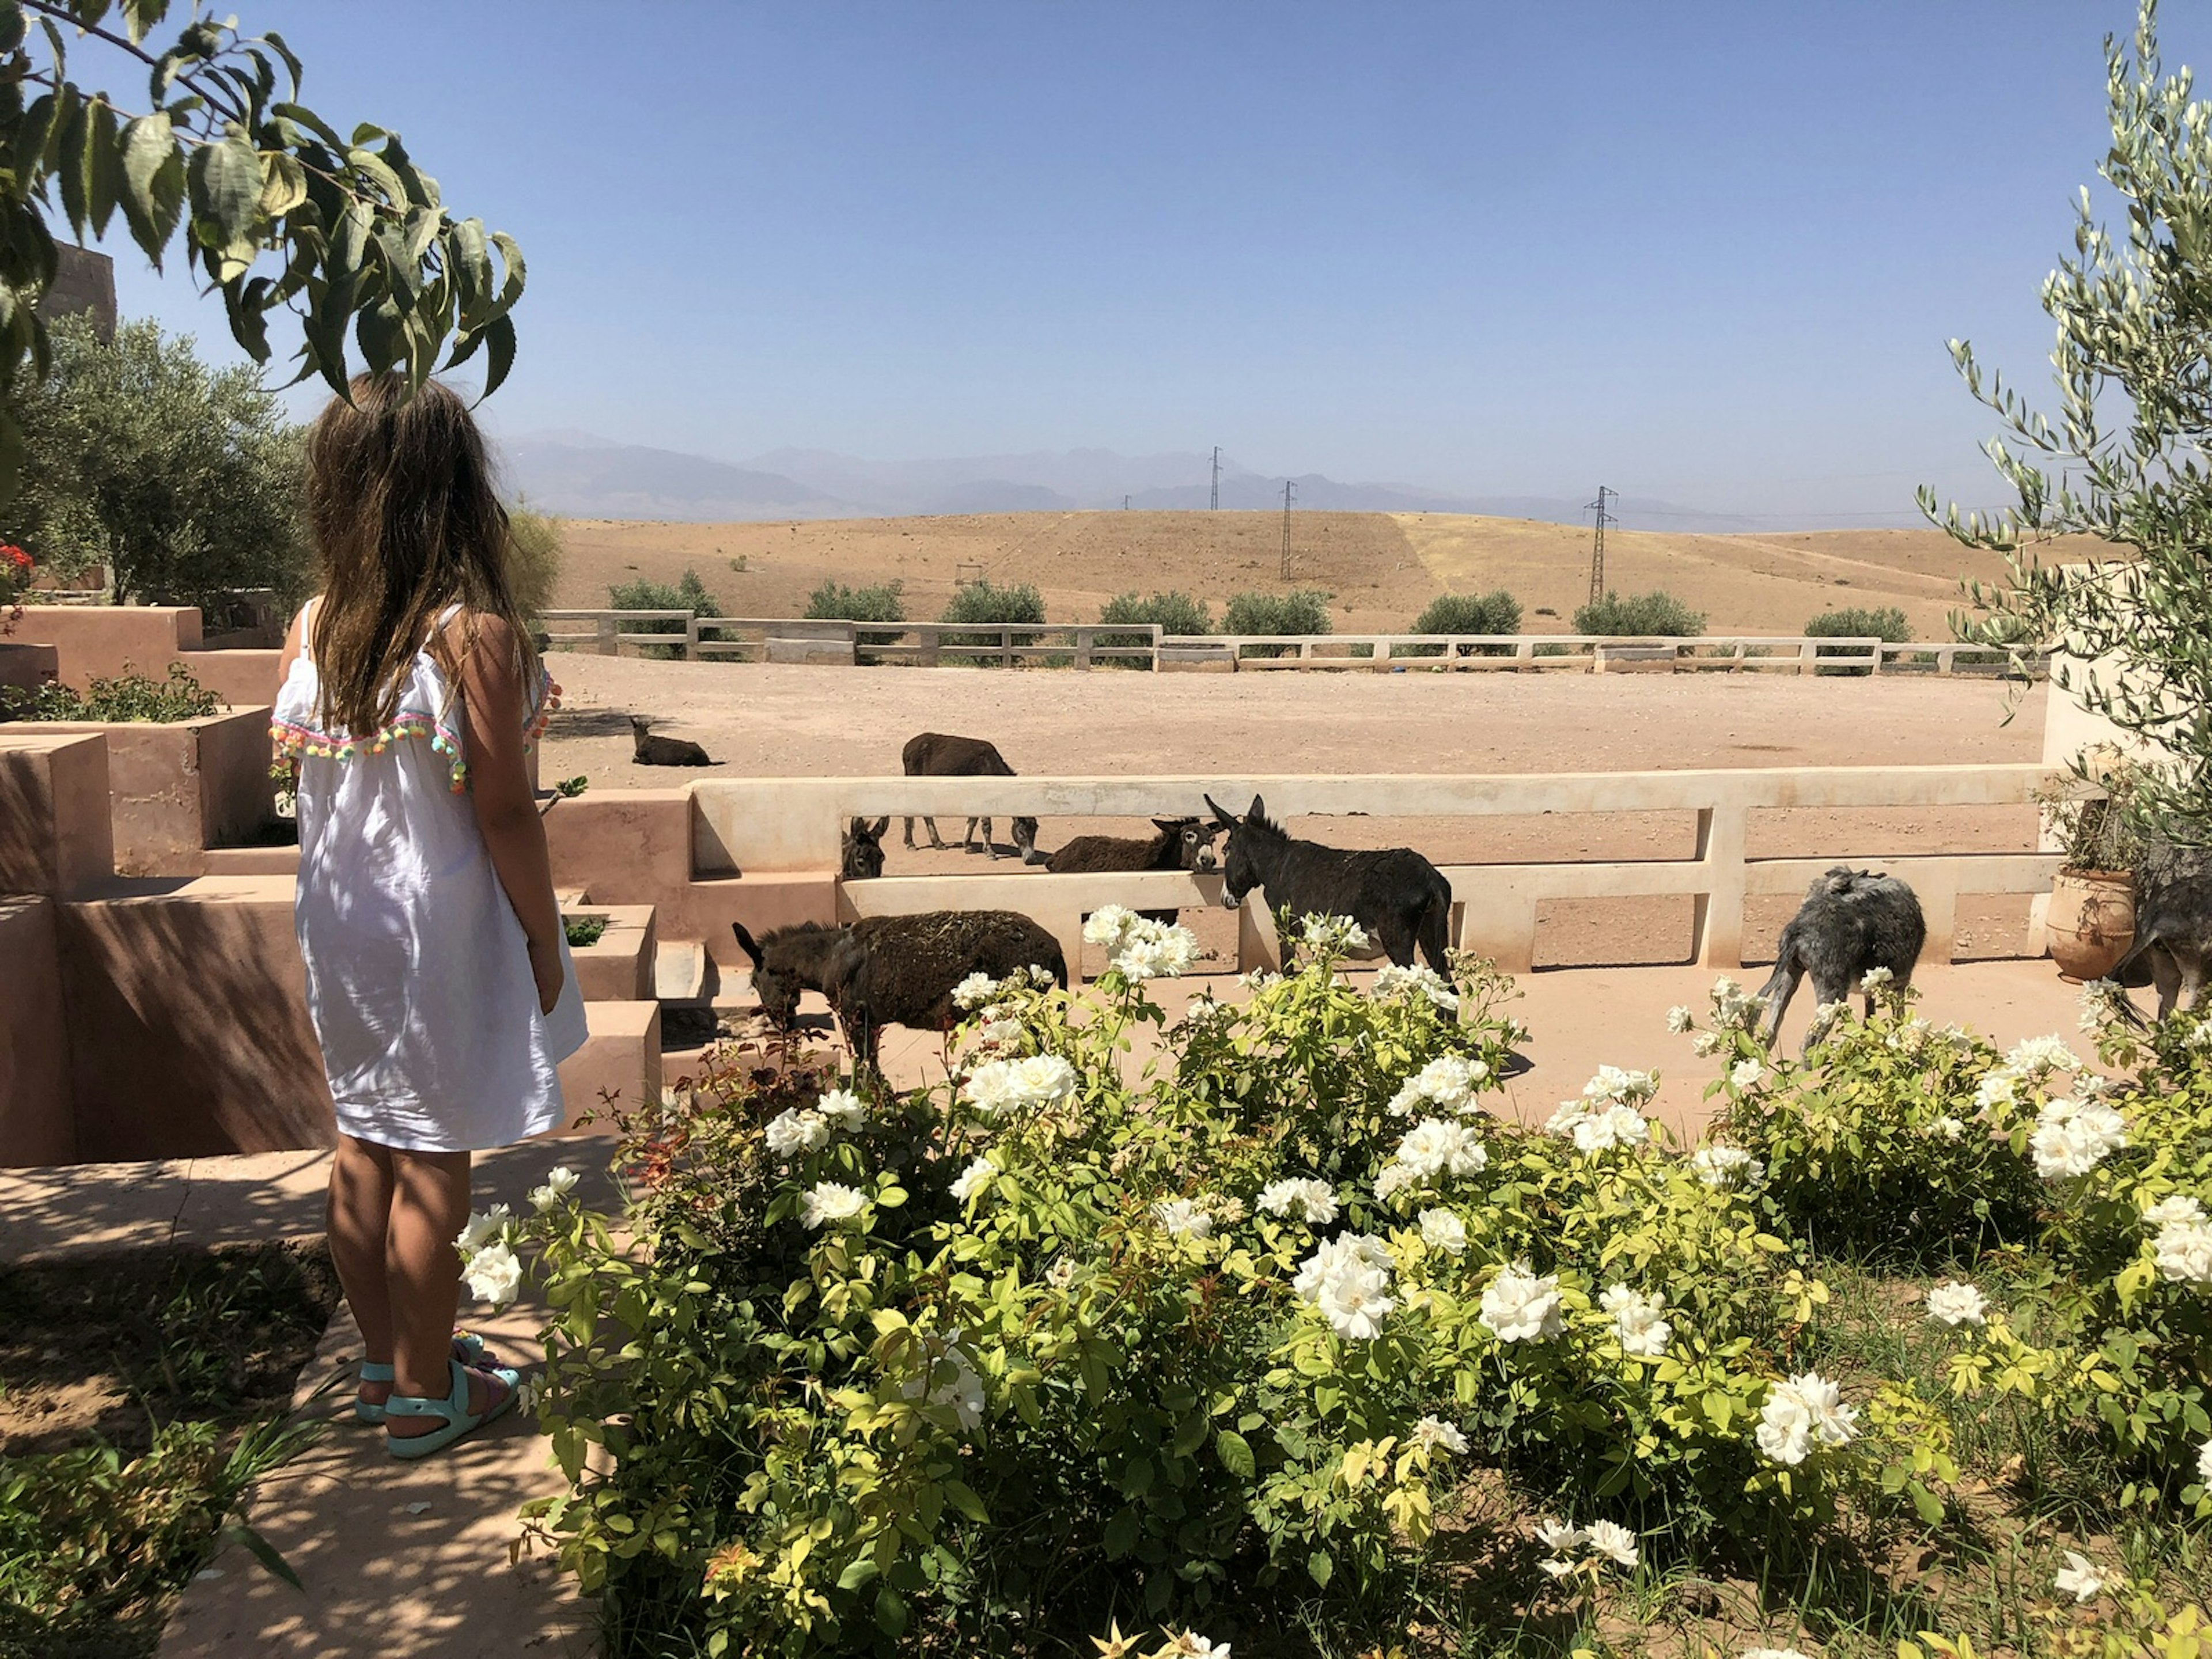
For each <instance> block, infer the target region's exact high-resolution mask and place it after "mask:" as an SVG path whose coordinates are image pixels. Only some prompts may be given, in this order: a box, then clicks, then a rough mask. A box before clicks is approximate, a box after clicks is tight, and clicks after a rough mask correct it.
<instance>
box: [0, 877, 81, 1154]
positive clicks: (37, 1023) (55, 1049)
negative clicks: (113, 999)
mask: <svg viewBox="0 0 2212 1659" xmlns="http://www.w3.org/2000/svg"><path fill="white" fill-rule="evenodd" d="M56 908H57V906H56V905H55V902H54V901H53V900H52V899H50V898H32V897H21V898H0V1165H7V1166H21V1165H24V1164H69V1163H73V1162H74V1161H75V1160H76V1155H77V1154H76V1101H75V1097H74V1095H73V1093H72V1091H71V1087H70V1065H69V1047H68V1044H67V1042H65V1041H64V1036H63V1028H62V988H61V958H60V946H59V943H58V938H57V934H56V929H55V910H56Z"/></svg>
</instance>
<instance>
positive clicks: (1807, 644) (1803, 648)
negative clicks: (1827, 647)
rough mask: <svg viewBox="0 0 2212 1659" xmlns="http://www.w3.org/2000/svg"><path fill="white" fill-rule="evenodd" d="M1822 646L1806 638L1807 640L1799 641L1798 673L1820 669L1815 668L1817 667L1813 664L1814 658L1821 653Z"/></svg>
mask: <svg viewBox="0 0 2212 1659" xmlns="http://www.w3.org/2000/svg"><path fill="white" fill-rule="evenodd" d="M1819 655H1820V647H1819V646H1818V645H1816V644H1814V642H1813V641H1811V640H1805V641H1801V642H1800V643H1799V645H1798V647H1797V671H1798V673H1800V674H1812V673H1817V672H1818V670H1817V669H1815V668H1814V666H1813V664H1814V659H1816V658H1817V657H1818V656H1819Z"/></svg>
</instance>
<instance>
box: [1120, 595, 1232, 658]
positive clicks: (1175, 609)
mask: <svg viewBox="0 0 2212 1659" xmlns="http://www.w3.org/2000/svg"><path fill="white" fill-rule="evenodd" d="M1098 620H1099V621H1100V622H1102V623H1138V624H1139V625H1142V624H1144V623H1153V624H1155V625H1157V626H1158V629H1159V630H1160V632H1161V634H1162V635H1164V636H1169V637H1174V638H1181V639H1190V638H1195V637H1198V636H1200V635H1207V634H1211V633H1212V631H1213V616H1212V612H1211V611H1208V610H1207V609H1206V601H1205V600H1204V599H1193V598H1192V597H1191V596H1190V595H1189V594H1188V593H1176V592H1169V593H1154V594H1152V596H1151V597H1150V598H1148V599H1139V597H1138V596H1137V595H1136V594H1135V593H1133V592H1131V593H1117V594H1115V596H1114V597H1113V598H1112V599H1109V600H1107V601H1106V603H1105V604H1104V605H1102V606H1100V607H1099V611H1098ZM1097 639H1098V643H1099V644H1100V645H1102V646H1123V647H1128V646H1144V645H1149V644H1150V643H1151V642H1152V641H1151V639H1150V637H1149V636H1148V635H1143V634H1101V635H1098V636H1097ZM1104 660H1105V661H1106V662H1107V663H1109V664H1110V665H1113V666H1115V667H1117V668H1137V667H1142V666H1143V664H1142V663H1141V662H1139V661H1137V660H1135V659H1127V658H1115V657H1109V658H1107V659H1104Z"/></svg>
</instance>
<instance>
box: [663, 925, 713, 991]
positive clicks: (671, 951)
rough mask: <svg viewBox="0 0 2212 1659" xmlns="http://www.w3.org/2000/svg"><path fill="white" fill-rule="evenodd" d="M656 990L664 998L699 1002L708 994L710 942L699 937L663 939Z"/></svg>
mask: <svg viewBox="0 0 2212 1659" xmlns="http://www.w3.org/2000/svg"><path fill="white" fill-rule="evenodd" d="M706 994H707V946H706V944H705V942H704V941H703V940H700V939H663V940H661V941H660V948H659V951H658V952H656V953H655V955H654V957H653V995H655V996H657V997H659V999H660V1000H661V1001H663V1002H696V1001H698V1000H700V999H701V998H702V997H703V996H705V995H706Z"/></svg>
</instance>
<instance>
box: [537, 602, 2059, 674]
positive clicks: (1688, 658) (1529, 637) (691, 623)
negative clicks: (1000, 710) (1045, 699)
mask: <svg viewBox="0 0 2212 1659" xmlns="http://www.w3.org/2000/svg"><path fill="white" fill-rule="evenodd" d="M540 620H541V621H542V623H544V625H545V626H544V631H543V632H541V633H540V635H539V636H538V637H539V639H540V641H541V642H543V643H544V644H545V645H546V646H548V647H550V648H554V649H584V650H592V651H597V652H598V653H599V654H601V655H602V656H617V655H620V654H622V653H623V650H624V648H625V647H628V648H629V649H630V650H632V651H636V652H660V651H665V652H669V653H672V654H674V655H676V656H678V657H680V658H682V659H685V660H687V661H695V662H696V661H708V660H727V661H738V662H784V663H822V664H851V663H856V662H864V663H871V664H873V663H902V664H907V665H914V666H918V667H936V666H939V665H980V664H994V665H1000V666H1006V667H1012V666H1014V665H1018V664H1026V665H1035V666H1044V667H1062V668H1065V667H1073V668H1079V669H1088V668H1091V667H1094V666H1097V665H1101V664H1106V665H1119V666H1124V667H1133V668H1156V667H1159V666H1162V665H1172V666H1188V667H1204V666H1209V665H1213V666H1219V667H1222V668H1226V669H1231V670H1235V671H1238V672H1245V671H1270V670H1283V669H1288V670H1293V671H1295V670H1309V671H1315V670H1318V671H1332V670H1335V671H1349V670H1361V669H1364V670H1366V671H1369V672H1376V673H1393V672H1419V671H1431V672H1437V673H1445V672H1482V671H1508V672H1522V673H1528V672H1542V671H1547V670H1558V669H1564V670H1566V671H1569V672H1571V673H1592V672H1595V673H1605V672H1620V671H1624V670H1644V671H1652V670H1656V671H1671V672H1699V671H1714V670H1717V671H1723V672H1739V671H1742V672H1777V673H1784V674H1813V673H1836V674H1842V673H1899V672H1904V673H1923V674H1927V673H1932V674H1939V675H1945V676H1950V675H1957V674H1961V673H1972V674H1982V675H1998V674H2003V673H2006V672H2008V671H2009V670H2008V664H2007V659H2006V656H2005V653H2003V652H2002V651H1998V650H1993V649H1991V648H1990V647H1985V646H1972V645H1958V644H1947V643H1941V642H1935V641H1931V642H1929V643H1928V644H1924V645H1922V644H1911V643H1907V644H1889V643H1885V642H1884V641H1881V640H1878V639H1874V638H1870V637H1869V638H1825V639H1823V638H1814V637H1812V636H1810V635H1788V634H1777V635H1757V634H1744V635H1700V636H1698V637H1694V638H1668V637H1662V636H1643V637H1633V638H1630V637H1621V636H1617V635H1595V634H1223V635H1170V634H1164V633H1162V631H1161V630H1160V629H1159V628H1158V625H1156V624H1152V623H924V622H902V623H865V622H863V623H854V622H836V621H817V620H815V619H812V618H800V617H701V616H697V615H695V614H694V613H692V612H691V611H588V610H578V611H544V612H542V613H541V617H540ZM563 624H566V626H565V627H564V626H563ZM2031 666H2032V671H2033V672H2036V673H2037V674H2040V673H2041V672H2042V671H2043V666H2044V665H2043V663H2042V661H2041V659H2038V660H2036V661H2035V662H2034V663H2033V665H2031Z"/></svg>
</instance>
